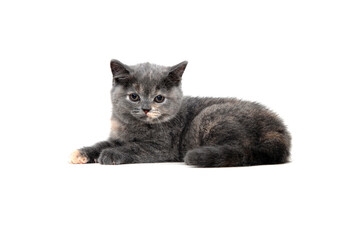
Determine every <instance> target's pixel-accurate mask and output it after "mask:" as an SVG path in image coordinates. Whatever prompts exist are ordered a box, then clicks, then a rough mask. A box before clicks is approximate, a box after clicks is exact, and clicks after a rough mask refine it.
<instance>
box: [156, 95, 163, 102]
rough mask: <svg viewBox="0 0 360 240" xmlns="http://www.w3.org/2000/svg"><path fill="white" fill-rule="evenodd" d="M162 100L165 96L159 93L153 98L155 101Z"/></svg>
mask: <svg viewBox="0 0 360 240" xmlns="http://www.w3.org/2000/svg"><path fill="white" fill-rule="evenodd" d="M164 100H165V97H164V96H161V95H157V96H156V97H155V98H154V101H155V102H157V103H162V102H163V101H164Z"/></svg>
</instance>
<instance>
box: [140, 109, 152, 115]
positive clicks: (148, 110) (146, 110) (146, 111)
mask: <svg viewBox="0 0 360 240" xmlns="http://www.w3.org/2000/svg"><path fill="white" fill-rule="evenodd" d="M142 110H143V111H144V113H145V114H147V113H148V112H150V110H151V109H148V108H143V109H142Z"/></svg>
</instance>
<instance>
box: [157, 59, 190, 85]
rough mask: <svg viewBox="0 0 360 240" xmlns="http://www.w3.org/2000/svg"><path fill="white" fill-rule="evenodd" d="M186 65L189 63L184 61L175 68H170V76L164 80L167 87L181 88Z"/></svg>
mask: <svg viewBox="0 0 360 240" xmlns="http://www.w3.org/2000/svg"><path fill="white" fill-rule="evenodd" d="M186 65H187V61H184V62H181V63H179V64H177V65H175V66H173V67H170V71H169V74H168V75H167V77H166V78H165V79H164V80H163V84H164V85H165V87H167V88H171V87H173V86H179V84H180V82H181V77H182V75H183V73H184V71H185V68H186Z"/></svg>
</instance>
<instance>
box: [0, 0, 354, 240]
mask: <svg viewBox="0 0 360 240" xmlns="http://www.w3.org/2000/svg"><path fill="white" fill-rule="evenodd" d="M359 12H360V8H359V5H358V4H357V1H316V0H311V1H304V0H303V1H257V0H252V1H227V0H223V1H216V2H215V1H184V0H182V1H127V2H125V1H97V2H95V1H57V2H55V1H1V3H0V27H1V28H0V31H1V32H0V34H1V35H0V81H1V86H0V91H1V92H0V104H1V106H0V113H1V117H0V121H1V124H0V134H1V139H0V141H1V142H0V146H1V165H0V184H1V188H0V191H1V197H0V238H1V239H328V238H330V237H331V238H333V239H359V238H360V233H359V222H360V219H359V218H360V217H359V216H360V207H359V200H360V197H359V195H358V193H359V182H360V181H359V180H360V177H359V170H360V168H359V167H360V164H359V160H360V159H359V146H358V144H359V136H360V135H359V134H360V128H359V122H360V117H359V107H358V104H359V100H360V99H359V87H358V85H357V82H358V81H359V80H360V73H359V64H360V57H359V56H360V47H359V46H360V44H359V43H360V34H359V29H360V17H359V16H360V14H359ZM112 58H116V59H119V60H120V61H122V62H124V63H126V64H129V65H132V64H136V63H140V62H147V61H149V62H153V63H157V64H161V65H175V64H177V63H179V62H181V61H183V60H188V61H189V64H188V67H187V69H186V71H185V73H184V78H183V90H184V92H185V94H187V95H193V96H217V97H227V96H235V97H238V98H243V99H246V100H253V101H258V102H261V103H263V104H265V105H267V106H268V107H270V108H271V109H273V110H274V111H276V112H277V113H279V115H280V116H282V118H283V119H284V121H285V123H286V124H287V125H288V126H289V130H290V131H291V133H292V135H293V148H292V162H291V163H289V164H284V165H278V166H276V165H275V166H257V167H244V168H222V169H199V168H191V167H188V166H185V165H183V164H180V163H167V164H137V165H123V166H102V165H97V164H91V165H70V164H68V160H69V155H70V153H71V152H72V151H73V150H75V149H76V148H79V147H82V146H86V145H90V144H93V143H95V142H97V141H100V140H104V139H106V138H107V135H108V133H109V129H110V123H109V118H110V112H111V106H110V97H109V91H110V87H111V72H110V67H109V62H110V59H112Z"/></svg>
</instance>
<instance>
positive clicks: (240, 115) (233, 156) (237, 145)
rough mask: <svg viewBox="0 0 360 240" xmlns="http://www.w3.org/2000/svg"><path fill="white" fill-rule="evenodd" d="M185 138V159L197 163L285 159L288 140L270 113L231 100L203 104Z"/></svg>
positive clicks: (237, 163) (244, 163)
mask: <svg viewBox="0 0 360 240" xmlns="http://www.w3.org/2000/svg"><path fill="white" fill-rule="evenodd" d="M251 109H252V108H251ZM224 116H225V117H224ZM186 139H187V148H186V149H187V152H186V153H185V157H184V161H185V163H186V164H189V165H194V166H199V167H231V166H251V165H260V164H277V163H285V162H287V160H288V157H289V153H290V142H291V137H290V134H289V133H288V132H287V130H286V128H285V126H284V125H283V124H282V123H281V122H280V121H279V120H277V119H276V118H275V117H274V116H273V115H271V114H269V113H268V112H266V111H264V110H261V111H260V110H259V111H258V112H254V110H249V111H248V110H246V107H241V108H240V107H238V106H231V105H230V104H219V105H213V106H211V107H208V108H205V109H204V110H203V111H202V112H201V113H200V114H199V115H198V116H197V117H196V118H194V120H193V122H192V125H191V126H190V128H189V132H188V134H187V136H186Z"/></svg>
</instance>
